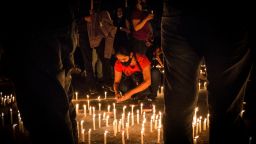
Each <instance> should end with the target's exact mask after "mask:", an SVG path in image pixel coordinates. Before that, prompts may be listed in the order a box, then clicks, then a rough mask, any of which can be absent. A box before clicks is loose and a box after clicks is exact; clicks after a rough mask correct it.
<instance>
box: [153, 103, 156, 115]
mask: <svg viewBox="0 0 256 144" xmlns="http://www.w3.org/2000/svg"><path fill="white" fill-rule="evenodd" d="M155 114H156V105H153V115H155Z"/></svg>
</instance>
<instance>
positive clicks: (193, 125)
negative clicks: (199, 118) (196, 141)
mask: <svg viewBox="0 0 256 144" xmlns="http://www.w3.org/2000/svg"><path fill="white" fill-rule="evenodd" d="M195 126H196V122H192V138H194V137H195Z"/></svg>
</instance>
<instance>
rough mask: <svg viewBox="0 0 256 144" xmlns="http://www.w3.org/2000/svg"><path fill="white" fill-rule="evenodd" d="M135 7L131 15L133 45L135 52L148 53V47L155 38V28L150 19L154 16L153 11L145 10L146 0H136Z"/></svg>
mask: <svg viewBox="0 0 256 144" xmlns="http://www.w3.org/2000/svg"><path fill="white" fill-rule="evenodd" d="M135 1H136V4H135V8H134V9H133V12H132V15H131V21H132V27H133V30H132V39H131V40H132V44H133V45H132V47H133V50H134V51H135V52H138V53H140V54H146V52H147V47H149V45H151V41H152V40H153V29H152V26H151V24H150V20H152V19H153V18H154V14H153V12H152V11H144V10H143V6H144V5H146V4H145V2H142V1H141V0H135Z"/></svg>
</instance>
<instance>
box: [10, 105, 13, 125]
mask: <svg viewBox="0 0 256 144" xmlns="http://www.w3.org/2000/svg"><path fill="white" fill-rule="evenodd" d="M10 122H11V125H12V123H13V119H12V108H10Z"/></svg>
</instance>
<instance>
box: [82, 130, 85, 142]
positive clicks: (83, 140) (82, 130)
mask: <svg viewBox="0 0 256 144" xmlns="http://www.w3.org/2000/svg"><path fill="white" fill-rule="evenodd" d="M84 131H85V129H82V131H81V133H82V142H84Z"/></svg>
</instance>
